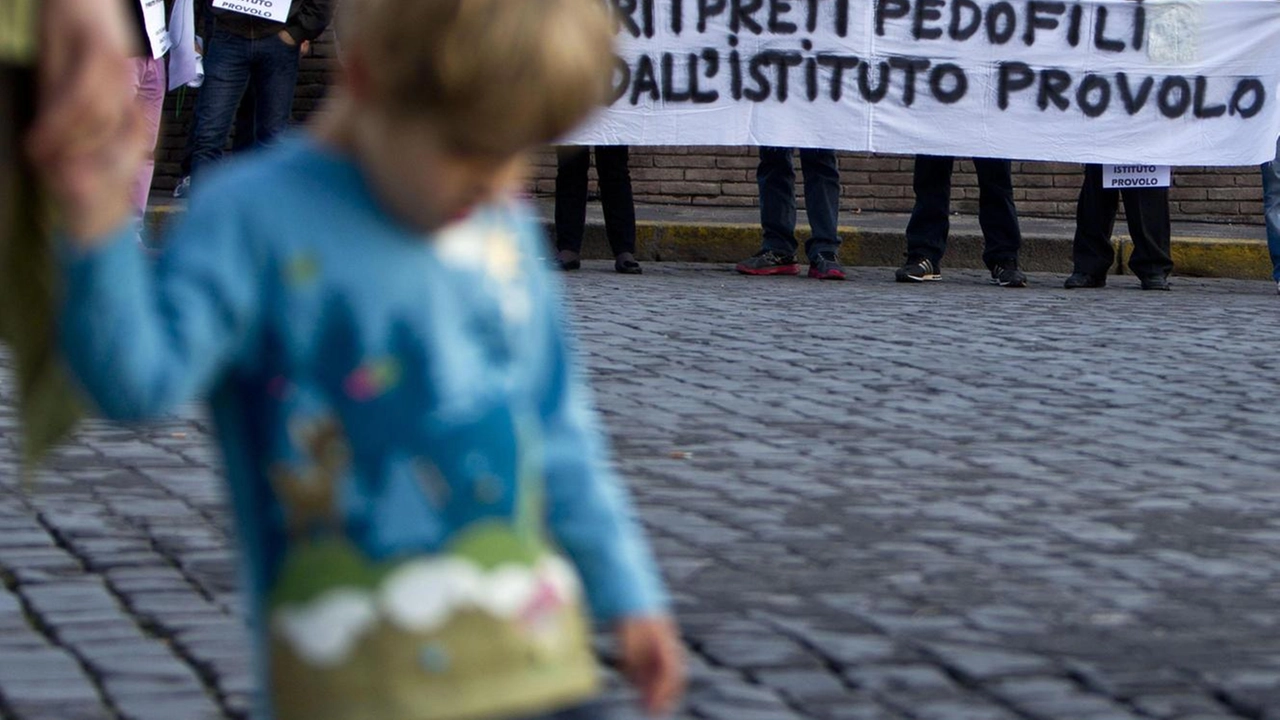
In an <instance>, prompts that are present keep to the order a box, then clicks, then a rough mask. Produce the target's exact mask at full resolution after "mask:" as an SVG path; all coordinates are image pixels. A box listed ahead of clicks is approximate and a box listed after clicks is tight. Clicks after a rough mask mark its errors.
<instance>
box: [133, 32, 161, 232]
mask: <svg viewBox="0 0 1280 720" xmlns="http://www.w3.org/2000/svg"><path fill="white" fill-rule="evenodd" d="M134 65H135V70H136V72H137V75H136V81H137V83H136V84H135V85H134V91H135V92H136V93H137V95H136V97H135V100H136V102H137V104H138V107H139V109H140V110H141V111H142V122H143V123H144V124H145V126H146V132H147V139H148V141H149V144H150V148H151V149H150V151H148V152H147V159H146V160H145V161H144V162H143V164H142V168H141V169H139V170H138V177H137V179H136V180H135V181H134V186H133V206H134V209H135V210H136V211H137V214H138V217H142V215H143V214H145V213H146V211H147V198H148V196H149V195H150V194H151V180H152V178H153V177H154V176H155V170H156V154H155V147H156V142H157V141H158V140H159V139H160V117H161V115H163V114H164V95H165V91H166V90H168V71H167V69H166V67H165V63H164V60H156V59H155V58H153V57H151V56H150V55H148V56H146V57H145V58H137V59H136V60H134Z"/></svg>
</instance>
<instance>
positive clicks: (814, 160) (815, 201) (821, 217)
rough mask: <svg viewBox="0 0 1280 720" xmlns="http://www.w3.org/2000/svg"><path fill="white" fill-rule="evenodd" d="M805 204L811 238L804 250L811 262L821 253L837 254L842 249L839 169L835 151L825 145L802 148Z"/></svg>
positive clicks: (801, 162)
mask: <svg viewBox="0 0 1280 720" xmlns="http://www.w3.org/2000/svg"><path fill="white" fill-rule="evenodd" d="M800 171H801V172H802V173H803V174H804V205H805V213H806V214H807V215H808V216H809V229H810V237H809V241H808V242H806V243H805V246H804V252H805V255H806V256H808V258H809V260H810V261H813V259H814V258H816V257H818V254H819V253H831V254H832V255H834V254H835V253H836V251H838V250H839V249H840V233H839V230H838V225H839V215H840V168H839V166H838V165H837V164H836V152H835V151H834V150H828V149H825V148H801V149H800Z"/></svg>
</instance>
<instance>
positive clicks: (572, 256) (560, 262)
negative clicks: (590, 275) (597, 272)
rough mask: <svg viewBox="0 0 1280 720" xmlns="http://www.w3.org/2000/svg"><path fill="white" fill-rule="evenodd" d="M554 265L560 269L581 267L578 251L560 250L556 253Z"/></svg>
mask: <svg viewBox="0 0 1280 720" xmlns="http://www.w3.org/2000/svg"><path fill="white" fill-rule="evenodd" d="M554 262H555V266H556V267H558V268H560V269H561V270H577V269H578V268H581V267H582V260H581V258H580V256H579V255H578V253H576V252H573V251H572V250H561V251H560V252H558V253H556V257H555V261H554Z"/></svg>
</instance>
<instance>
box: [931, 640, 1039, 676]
mask: <svg viewBox="0 0 1280 720" xmlns="http://www.w3.org/2000/svg"><path fill="white" fill-rule="evenodd" d="M925 647H926V648H927V651H928V652H929V653H931V654H933V655H934V656H935V657H937V658H939V659H940V660H941V661H942V662H943V664H945V665H946V666H947V667H948V668H950V669H952V670H953V671H954V672H957V673H959V674H960V675H962V676H964V677H966V678H969V679H971V680H987V679H991V678H1003V677H1010V676H1014V675H1037V674H1043V673H1044V672H1045V671H1048V670H1052V669H1053V665H1052V663H1050V662H1049V661H1048V660H1046V659H1045V658H1043V657H1040V656H1037V655H1029V654H1025V653H1014V652H1009V651H1006V650H1000V649H996V648H990V647H976V646H968V645H945V644H941V643H928V644H926V645H925Z"/></svg>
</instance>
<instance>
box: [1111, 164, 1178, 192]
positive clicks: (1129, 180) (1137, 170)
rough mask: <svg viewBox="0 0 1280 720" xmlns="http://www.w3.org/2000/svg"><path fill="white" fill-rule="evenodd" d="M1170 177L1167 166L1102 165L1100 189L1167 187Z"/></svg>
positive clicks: (1170, 172) (1169, 169)
mask: <svg viewBox="0 0 1280 720" xmlns="http://www.w3.org/2000/svg"><path fill="white" fill-rule="evenodd" d="M1172 176H1173V172H1172V169H1171V168H1170V167H1169V166H1168V165H1126V164H1119V165H1103V166H1102V187H1104V188H1106V189H1108V190H1131V189H1134V188H1158V187H1169V183H1170V182H1171V180H1172Z"/></svg>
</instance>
